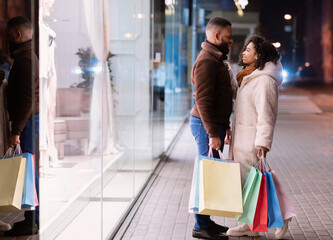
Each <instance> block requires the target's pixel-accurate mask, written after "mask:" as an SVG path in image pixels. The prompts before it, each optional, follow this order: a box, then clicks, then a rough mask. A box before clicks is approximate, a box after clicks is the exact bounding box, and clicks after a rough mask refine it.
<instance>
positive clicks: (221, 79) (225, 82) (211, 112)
mask: <svg viewBox="0 0 333 240" xmlns="http://www.w3.org/2000/svg"><path fill="white" fill-rule="evenodd" d="M201 47H202V50H201V52H200V53H199V56H198V57H197V59H196V61H195V63H194V65H193V68H192V74H191V81H192V84H193V86H194V89H195V91H194V93H193V97H194V100H195V105H194V107H193V108H192V110H191V114H192V115H193V116H195V117H198V118H200V119H201V120H202V122H203V124H204V127H205V129H206V131H207V133H208V135H209V137H217V136H219V133H218V124H223V125H225V127H226V128H230V126H229V124H230V121H229V118H230V115H231V112H232V97H233V95H232V88H231V82H230V75H229V72H228V66H227V65H226V64H225V63H224V62H223V59H222V53H221V52H220V51H219V50H218V49H217V48H215V47H214V46H213V45H211V44H209V43H207V42H203V43H202V44H201Z"/></svg>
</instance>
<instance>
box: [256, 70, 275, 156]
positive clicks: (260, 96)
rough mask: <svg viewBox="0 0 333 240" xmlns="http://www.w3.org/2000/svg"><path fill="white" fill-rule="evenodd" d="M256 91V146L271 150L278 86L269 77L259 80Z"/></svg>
mask: <svg viewBox="0 0 333 240" xmlns="http://www.w3.org/2000/svg"><path fill="white" fill-rule="evenodd" d="M258 80H259V81H258V85H257V86H256V88H255V89H254V94H255V100H254V101H255V108H256V111H257V118H258V119H257V120H258V121H257V125H256V138H255V146H256V147H257V148H260V147H264V148H267V149H268V150H270V149H271V146H272V141H273V134H274V128H275V123H276V119H277V110H278V95H279V92H278V86H277V83H276V82H275V81H274V79H272V78H271V77H269V76H265V77H264V78H260V79H258Z"/></svg>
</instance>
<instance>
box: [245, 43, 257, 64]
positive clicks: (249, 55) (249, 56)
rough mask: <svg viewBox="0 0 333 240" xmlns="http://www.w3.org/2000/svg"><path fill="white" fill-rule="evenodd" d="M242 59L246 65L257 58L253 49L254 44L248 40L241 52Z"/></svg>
mask: <svg viewBox="0 0 333 240" xmlns="http://www.w3.org/2000/svg"><path fill="white" fill-rule="evenodd" d="M242 56H243V58H242V60H243V63H244V64H246V65H250V64H252V63H255V62H256V61H257V59H258V54H257V52H256V50H255V49H254V44H253V43H252V42H250V43H249V44H248V45H247V47H246V49H245V51H244V52H243V53H242Z"/></svg>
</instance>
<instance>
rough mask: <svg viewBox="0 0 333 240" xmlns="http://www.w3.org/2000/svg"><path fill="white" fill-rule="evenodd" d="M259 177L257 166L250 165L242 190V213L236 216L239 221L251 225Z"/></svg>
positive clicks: (256, 200) (258, 187) (260, 176)
mask: <svg viewBox="0 0 333 240" xmlns="http://www.w3.org/2000/svg"><path fill="white" fill-rule="evenodd" d="M261 178H262V173H261V172H260V171H259V170H258V169H257V168H255V167H251V169H250V172H249V175H248V177H247V179H246V182H245V184H244V187H243V191H242V197H243V214H242V215H241V216H240V217H239V218H238V221H239V222H242V223H247V224H250V225H253V220H254V215H255V212H256V207H257V202H258V196H259V190H260V185H261Z"/></svg>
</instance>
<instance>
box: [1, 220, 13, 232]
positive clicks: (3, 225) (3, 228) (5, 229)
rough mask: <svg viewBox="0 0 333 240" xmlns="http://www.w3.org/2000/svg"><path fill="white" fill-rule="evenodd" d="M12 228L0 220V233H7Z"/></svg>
mask: <svg viewBox="0 0 333 240" xmlns="http://www.w3.org/2000/svg"><path fill="white" fill-rule="evenodd" d="M11 228H12V226H10V225H9V224H8V223H4V222H3V221H1V220H0V231H1V232H4V231H9V230H10V229H11Z"/></svg>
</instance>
